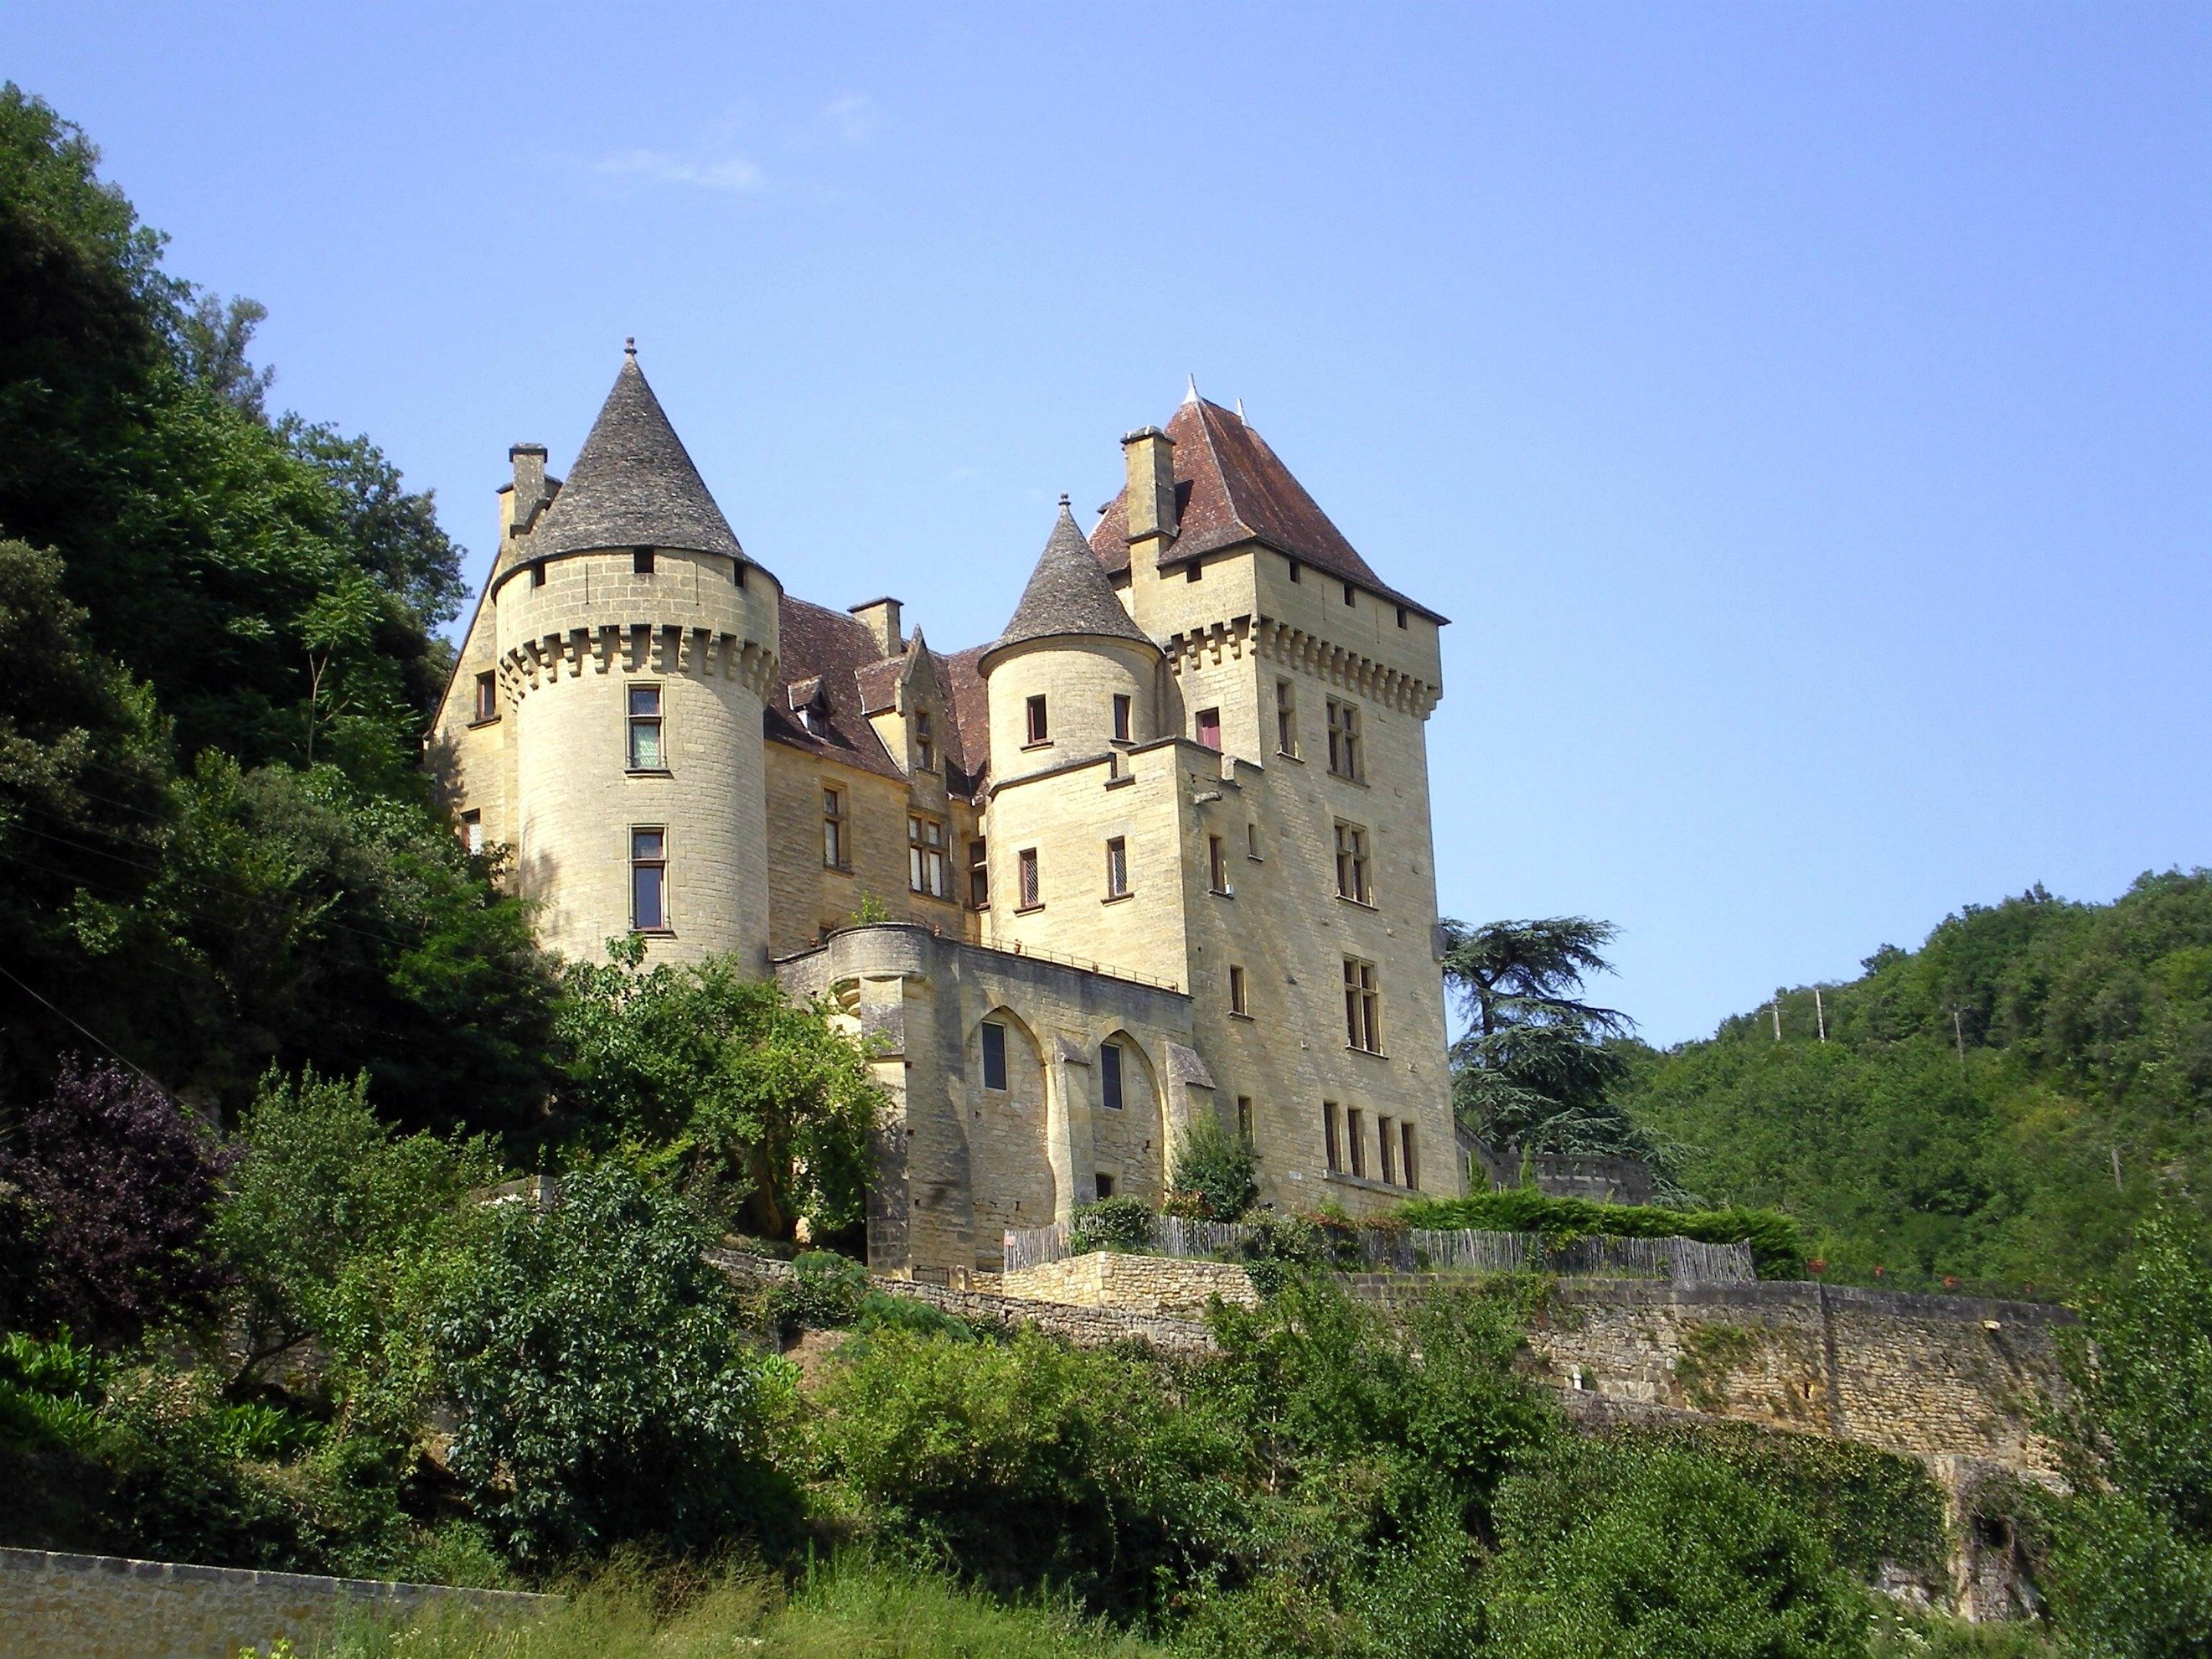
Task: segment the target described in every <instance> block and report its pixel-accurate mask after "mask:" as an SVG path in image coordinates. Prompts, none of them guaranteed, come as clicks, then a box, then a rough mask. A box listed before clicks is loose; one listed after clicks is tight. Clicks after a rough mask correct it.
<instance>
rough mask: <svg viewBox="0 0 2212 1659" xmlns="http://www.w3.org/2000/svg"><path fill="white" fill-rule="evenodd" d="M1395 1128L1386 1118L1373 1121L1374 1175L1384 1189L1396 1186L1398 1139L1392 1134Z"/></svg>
mask: <svg viewBox="0 0 2212 1659" xmlns="http://www.w3.org/2000/svg"><path fill="white" fill-rule="evenodd" d="M1396 1127H1397V1126H1396V1125H1395V1124H1394V1123H1392V1122H1391V1121H1390V1120H1389V1118H1387V1117H1378V1118H1376V1120H1375V1151H1376V1155H1377V1156H1376V1159H1375V1174H1376V1177H1377V1178H1378V1179H1379V1180H1380V1181H1381V1182H1383V1185H1384V1186H1385V1187H1395V1186H1396V1185H1397V1184H1398V1177H1397V1175H1396V1173H1395V1169H1394V1166H1395V1164H1396V1163H1397V1161H1398V1157H1397V1153H1398V1147H1397V1139H1398V1137H1397V1136H1396V1135H1395V1134H1394V1133H1392V1131H1393V1130H1394V1129H1395V1128H1396Z"/></svg>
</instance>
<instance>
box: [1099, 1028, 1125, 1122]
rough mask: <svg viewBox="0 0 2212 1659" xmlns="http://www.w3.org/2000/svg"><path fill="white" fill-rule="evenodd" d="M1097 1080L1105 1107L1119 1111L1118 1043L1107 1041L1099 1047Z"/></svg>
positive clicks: (1119, 1069) (1119, 1052)
mask: <svg viewBox="0 0 2212 1659" xmlns="http://www.w3.org/2000/svg"><path fill="white" fill-rule="evenodd" d="M1098 1082H1099V1086H1100V1091H1101V1093H1100V1098H1102V1099H1103V1100H1104V1101H1105V1103H1106V1109H1107V1110H1108V1111H1109V1112H1118V1111H1120V1110H1121V1044H1120V1043H1118V1042H1109V1043H1107V1044H1106V1045H1105V1046H1104V1047H1103V1048H1100V1049H1099V1051H1098Z"/></svg>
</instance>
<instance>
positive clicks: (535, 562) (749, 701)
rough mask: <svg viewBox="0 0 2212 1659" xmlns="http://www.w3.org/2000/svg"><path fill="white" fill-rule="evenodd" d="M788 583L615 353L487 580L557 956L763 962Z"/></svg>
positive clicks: (521, 833)
mask: <svg viewBox="0 0 2212 1659" xmlns="http://www.w3.org/2000/svg"><path fill="white" fill-rule="evenodd" d="M781 600H782V588H781V586H780V584H778V582H777V581H776V580H775V577H773V576H772V575H770V574H769V573H768V572H767V571H766V570H764V569H763V568H761V567H760V566H758V565H757V564H754V563H752V562H750V561H749V560H748V559H747V558H746V556H745V553H744V548H742V547H741V546H739V545H738V538H737V537H736V536H735V535H733V534H732V532H731V530H730V526H729V522H728V520H726V519H725V518H724V517H723V516H722V511H721V509H720V507H717V506H716V505H715V504H714V496H713V495H711V494H709V493H708V489H707V486H706V483H704V481H703V480H702V479H701V477H699V472H698V469H697V468H696V467H695V466H694V465H692V463H691V458H690V455H689V454H688V453H686V452H685V450H684V444H683V441H682V440H681V439H679V438H678V436H677V435H676V431H675V428H673V427H672V426H671V425H670V424H669V422H668V417H667V416H666V415H665V413H664V412H663V411H662V410H661V407H660V403H659V399H658V398H655V397H654V396H653V388H652V387H651V386H648V385H647V384H646V379H645V376H644V374H643V373H642V372H641V371H640V369H639V368H638V366H637V355H636V350H635V347H632V348H631V349H630V350H629V352H628V353H627V354H626V355H625V356H624V358H623V366H622V371H621V373H620V374H617V376H616V379H615V385H614V389H613V391H612V392H609V393H608V395H607V400H606V404H605V407H603V408H602V409H601V410H599V419H598V421H597V422H595V423H594V424H593V426H592V432H591V435H590V436H589V437H588V438H586V440H585V441H584V447H583V449H582V450H581V451H580V453H578V455H577V457H576V465H574V468H573V469H571V470H570V471H569V474H568V479H567V482H566V483H564V484H563V485H562V487H561V490H560V493H559V495H556V497H555V498H554V501H553V503H552V505H551V506H550V507H548V508H547V509H546V511H545V515H544V520H543V521H542V522H541V523H540V524H539V526H538V529H537V530H536V531H535V532H533V533H532V536H531V538H530V543H529V547H528V550H527V552H526V555H525V556H524V557H523V558H522V559H521V561H520V562H517V563H515V564H514V565H513V566H512V567H510V568H507V569H506V570H504V571H502V572H501V573H500V574H499V575H498V576H497V577H496V578H495V586H494V588H493V592H492V602H493V605H494V606H495V615H496V617H497V628H498V652H499V669H500V674H501V678H502V680H503V681H504V682H505V684H506V687H507V692H508V695H509V698H510V700H511V704H512V707H513V711H514V720H515V728H514V744H515V796H516V805H517V817H518V823H517V829H518V834H517V836H516V846H515V856H516V860H517V869H516V876H517V879H518V881H519V882H520V885H521V888H522V890H523V891H524V892H526V894H529V895H531V896H533V897H535V898H537V899H538V901H539V902H540V905H541V908H540V910H539V913H538V936H539V938H540V939H541V940H542V941H543V942H544V944H545V945H546V946H547V947H548V948H549V949H551V950H553V951H558V952H559V953H561V954H562V955H563V956H567V957H585V958H592V957H598V956H599V954H600V953H601V951H603V950H604V948H605V942H606V941H607V940H608V939H612V938H616V937H618V936H620V935H623V934H625V933H641V934H643V935H644V936H645V937H646V938H647V940H648V949H649V951H650V952H651V953H652V954H653V955H656V956H658V955H663V954H665V955H667V956H670V957H676V958H678V959H681V960H687V961H689V960H695V959H696V958H697V957H702V956H703V955H706V954H707V953H708V952H710V951H713V952H730V953H735V954H736V955H738V957H739V958H740V959H741V960H742V962H743V963H744V967H745V969H746V971H747V972H749V973H755V974H757V973H763V972H765V971H766V969H767V957H768V858H767V839H768V830H767V787H766V781H765V778H764V757H763V752H762V742H763V738H762V711H763V706H764V703H765V701H766V699H767V697H768V696H769V688H770V686H771V685H773V684H775V678H776V655H777V632H776V630H777V621H778V615H779V611H780V609H781Z"/></svg>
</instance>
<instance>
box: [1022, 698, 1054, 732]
mask: <svg viewBox="0 0 2212 1659" xmlns="http://www.w3.org/2000/svg"><path fill="white" fill-rule="evenodd" d="M1051 740H1052V723H1051V721H1050V720H1048V718H1047V716H1046V714H1045V707H1044V698H1043V697H1042V696H1035V697H1031V698H1030V700H1029V737H1028V738H1027V739H1026V741H1028V742H1030V743H1049V742H1050V741H1051Z"/></svg>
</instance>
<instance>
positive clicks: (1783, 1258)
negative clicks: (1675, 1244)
mask: <svg viewBox="0 0 2212 1659" xmlns="http://www.w3.org/2000/svg"><path fill="white" fill-rule="evenodd" d="M1398 1213H1399V1215H1400V1216H1401V1217H1402V1218H1404V1219H1405V1220H1406V1222H1407V1224H1408V1225H1412V1226H1415V1227H1430V1228H1435V1229H1437V1230H1438V1231H1455V1230H1457V1229H1460V1228H1474V1229H1476V1230H1478V1231H1491V1232H1505V1233H1544V1234H1547V1235H1549V1236H1552V1237H1559V1236H1562V1235H1571V1236H1576V1237H1581V1236H1584V1235H1589V1234H1597V1235H1599V1236H1601V1237H1611V1238H1690V1239H1695V1240H1697V1241H1698V1242H1699V1243H1704V1244H1749V1245H1750V1246H1751V1254H1752V1259H1753V1261H1754V1262H1756V1263H1757V1264H1758V1268H1759V1277H1760V1278H1761V1279H1802V1278H1803V1277H1804V1275H1805V1243H1804V1237H1803V1235H1802V1233H1801V1232H1800V1231H1798V1226H1797V1222H1796V1218H1794V1217H1791V1216H1787V1215H1784V1214H1783V1213H1782V1212H1780V1211H1779V1210H1668V1209H1661V1208H1659V1207H1658V1206H1654V1205H1649V1204H1594V1203H1591V1202H1590V1201H1589V1200H1587V1199H1580V1198H1553V1197H1550V1196H1547V1194H1543V1193H1539V1192H1535V1191H1533V1190H1531V1189H1529V1188H1525V1187H1524V1188H1510V1189H1508V1190H1507V1191H1504V1192H1497V1193H1470V1194H1468V1195H1467V1196H1466V1197H1465V1198H1423V1199H1415V1200H1413V1201H1411V1202H1410V1203H1407V1204H1404V1205H1401V1206H1400V1207H1399V1211H1398Z"/></svg>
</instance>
